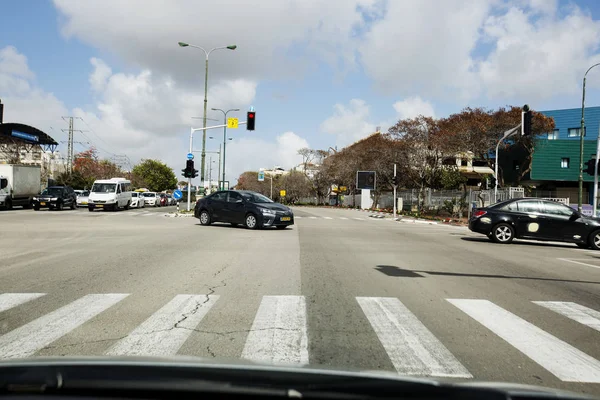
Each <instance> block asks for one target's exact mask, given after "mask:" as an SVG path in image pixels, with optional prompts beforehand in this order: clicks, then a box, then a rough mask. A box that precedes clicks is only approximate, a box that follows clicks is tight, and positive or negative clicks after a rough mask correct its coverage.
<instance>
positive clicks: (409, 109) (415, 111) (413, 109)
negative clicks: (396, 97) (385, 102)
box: [394, 96, 435, 119]
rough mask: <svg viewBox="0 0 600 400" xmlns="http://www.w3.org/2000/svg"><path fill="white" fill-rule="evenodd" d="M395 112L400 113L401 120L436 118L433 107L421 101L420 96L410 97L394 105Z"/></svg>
mask: <svg viewBox="0 0 600 400" xmlns="http://www.w3.org/2000/svg"><path fill="white" fill-rule="evenodd" d="M394 110H396V112H397V113H398V118H399V119H408V118H415V117H418V116H419V115H424V116H426V117H434V116H435V113H434V111H433V105H432V104H431V103H430V102H428V101H425V100H423V99H421V98H420V97H419V96H414V97H409V98H407V99H405V100H401V101H397V102H395V103H394Z"/></svg>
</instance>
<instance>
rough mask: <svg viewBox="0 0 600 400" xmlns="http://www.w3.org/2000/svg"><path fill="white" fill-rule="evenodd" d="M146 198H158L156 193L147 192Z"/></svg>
mask: <svg viewBox="0 0 600 400" xmlns="http://www.w3.org/2000/svg"><path fill="white" fill-rule="evenodd" d="M144 197H156V193H151V192H145V193H144Z"/></svg>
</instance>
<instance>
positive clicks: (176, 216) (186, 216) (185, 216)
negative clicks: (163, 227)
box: [164, 214, 194, 218]
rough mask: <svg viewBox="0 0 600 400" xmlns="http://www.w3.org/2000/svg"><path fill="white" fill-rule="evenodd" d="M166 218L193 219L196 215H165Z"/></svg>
mask: <svg viewBox="0 0 600 400" xmlns="http://www.w3.org/2000/svg"><path fill="white" fill-rule="evenodd" d="M164 216H165V217H168V218H191V217H193V216H194V214H165V215H164Z"/></svg>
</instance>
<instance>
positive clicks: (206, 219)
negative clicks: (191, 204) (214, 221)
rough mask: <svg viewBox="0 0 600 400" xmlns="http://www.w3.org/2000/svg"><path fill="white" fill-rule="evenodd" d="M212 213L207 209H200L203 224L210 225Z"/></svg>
mask: <svg viewBox="0 0 600 400" xmlns="http://www.w3.org/2000/svg"><path fill="white" fill-rule="evenodd" d="M210 219H211V218H210V214H209V212H208V211H206V210H202V211H200V223H201V224H202V225H210V223H211V220H210Z"/></svg>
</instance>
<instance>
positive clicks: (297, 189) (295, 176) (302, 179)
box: [277, 171, 312, 204]
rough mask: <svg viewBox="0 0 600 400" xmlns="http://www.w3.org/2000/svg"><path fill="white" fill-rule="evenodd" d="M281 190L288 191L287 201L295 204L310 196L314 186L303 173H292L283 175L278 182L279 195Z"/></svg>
mask: <svg viewBox="0 0 600 400" xmlns="http://www.w3.org/2000/svg"><path fill="white" fill-rule="evenodd" d="M281 189H285V191H286V195H285V201H286V202H288V203H292V204H293V203H296V202H298V201H299V200H300V199H301V198H303V197H308V196H310V193H311V189H312V185H311V182H310V180H309V179H308V178H307V177H306V175H304V174H303V173H302V172H298V171H290V173H289V174H287V175H283V176H282V177H281V179H279V182H277V193H279V190H281Z"/></svg>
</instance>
